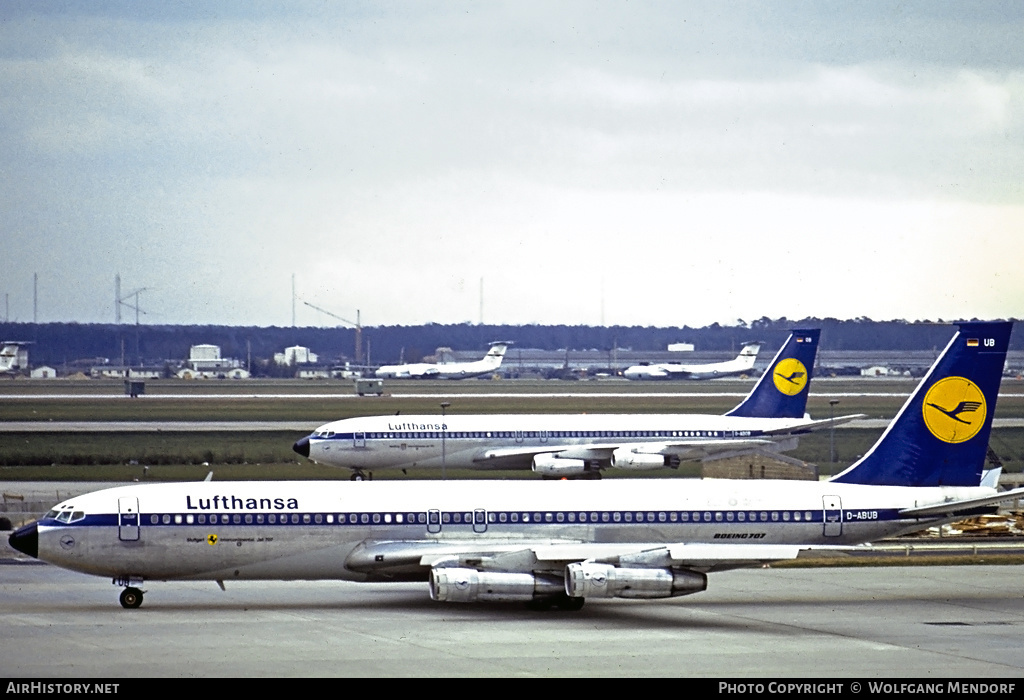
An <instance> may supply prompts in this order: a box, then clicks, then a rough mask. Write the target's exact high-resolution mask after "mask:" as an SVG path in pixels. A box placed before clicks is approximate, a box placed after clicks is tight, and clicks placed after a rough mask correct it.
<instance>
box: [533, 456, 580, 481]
mask: <svg viewBox="0 0 1024 700" xmlns="http://www.w3.org/2000/svg"><path fill="white" fill-rule="evenodd" d="M533 471H535V472H536V473H538V474H543V475H544V476H572V475H574V474H583V473H584V472H585V471H587V462H586V460H582V459H570V458H566V457H556V456H554V455H551V454H539V455H536V456H535V457H534V458H533Z"/></svg>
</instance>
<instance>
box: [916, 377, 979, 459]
mask: <svg viewBox="0 0 1024 700" xmlns="http://www.w3.org/2000/svg"><path fill="white" fill-rule="evenodd" d="M985 409H986V407H985V395H984V394H983V393H981V389H979V388H978V385H977V384H975V383H974V382H972V381H971V380H970V379H965V378H964V377H946V378H945V379H941V380H939V381H937V382H935V384H934V385H932V388H931V389H929V390H928V393H927V394H925V395H924V405H923V406H922V407H921V411H922V412H923V413H924V423H925V425H926V426H928V431H929V432H930V433H931V434H932V435H934V436H935V437H937V438H938V439H940V440H942V441H943V442H950V443H958V442H966V441H968V440H970V439H971V438H972V437H974V436H975V435H977V434H978V431H979V430H981V426H982V425H984V424H985V415H986V410H985Z"/></svg>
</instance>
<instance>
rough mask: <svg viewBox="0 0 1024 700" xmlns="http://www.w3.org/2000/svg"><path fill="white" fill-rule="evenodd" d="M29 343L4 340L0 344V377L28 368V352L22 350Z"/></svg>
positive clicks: (29, 343) (29, 342)
mask: <svg viewBox="0 0 1024 700" xmlns="http://www.w3.org/2000/svg"><path fill="white" fill-rule="evenodd" d="M31 344H32V343H31V341H25V340H5V341H3V342H2V343H0V346H2V347H0V375H5V374H7V375H10V374H17V373H18V372H20V371H22V370H24V369H27V367H28V350H23V349H22V348H24V347H25V346H26V345H31Z"/></svg>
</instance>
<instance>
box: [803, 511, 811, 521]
mask: <svg viewBox="0 0 1024 700" xmlns="http://www.w3.org/2000/svg"><path fill="white" fill-rule="evenodd" d="M811 518H812V516H811V511H807V512H806V513H804V520H811Z"/></svg>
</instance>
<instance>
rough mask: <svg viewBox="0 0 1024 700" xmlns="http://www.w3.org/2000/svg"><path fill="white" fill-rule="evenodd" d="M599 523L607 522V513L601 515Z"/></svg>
mask: <svg viewBox="0 0 1024 700" xmlns="http://www.w3.org/2000/svg"><path fill="white" fill-rule="evenodd" d="M601 522H602V523H606V522H608V514H607V513H601Z"/></svg>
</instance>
